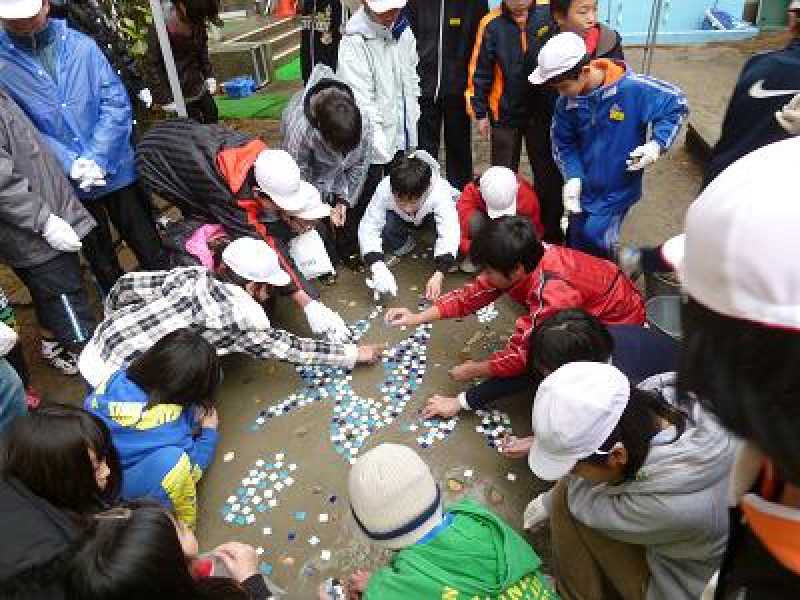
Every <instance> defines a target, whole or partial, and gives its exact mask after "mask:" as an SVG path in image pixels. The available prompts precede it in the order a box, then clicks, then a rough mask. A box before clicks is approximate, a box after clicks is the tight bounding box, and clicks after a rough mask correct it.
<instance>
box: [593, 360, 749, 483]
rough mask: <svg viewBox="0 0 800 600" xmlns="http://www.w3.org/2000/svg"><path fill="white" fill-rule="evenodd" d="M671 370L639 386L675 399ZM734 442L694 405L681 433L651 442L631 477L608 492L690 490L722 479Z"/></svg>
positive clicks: (729, 462) (728, 463)
mask: <svg viewBox="0 0 800 600" xmlns="http://www.w3.org/2000/svg"><path fill="white" fill-rule="evenodd" d="M675 379H676V376H675V373H664V374H662V375H655V376H654V377H651V378H649V379H646V380H645V381H643V382H642V383H641V384H640V385H639V387H640V388H641V389H644V390H649V391H656V392H658V393H660V394H662V396H663V398H664V399H665V400H667V401H668V402H670V403H674V402H675ZM735 450H736V445H735V442H734V440H733V438H732V437H731V436H730V435H729V434H728V433H727V432H726V431H725V430H724V429H723V428H722V426H721V425H720V424H719V422H718V421H717V420H716V419H715V418H714V417H713V416H712V415H711V414H709V413H707V412H705V411H704V410H703V409H702V407H700V405H699V404H698V405H696V406H695V407H694V408H693V410H692V413H691V415H690V419H689V420H688V421H687V424H686V429H685V430H684V432H683V434H682V435H681V436H680V437H679V438H678V439H676V440H675V441H674V442H672V443H671V444H663V445H653V446H652V447H651V448H650V453H649V454H648V455H647V460H646V461H645V463H644V465H643V466H642V468H641V469H639V472H638V473H637V475H636V480H635V481H629V482H626V483H624V484H622V485H619V486H609V488H608V492H609V493H610V494H614V493H615V492H618V493H623V492H624V493H625V494H664V495H671V494H681V495H684V494H691V493H694V492H698V491H701V490H704V489H708V488H709V487H711V486H712V485H714V484H715V483H717V482H719V481H721V480H723V479H726V478H727V477H728V476H729V474H730V472H731V468H732V467H733V459H734V456H735Z"/></svg>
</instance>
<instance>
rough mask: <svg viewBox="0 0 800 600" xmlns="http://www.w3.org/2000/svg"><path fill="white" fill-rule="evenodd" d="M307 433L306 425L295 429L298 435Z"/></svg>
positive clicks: (301, 435)
mask: <svg viewBox="0 0 800 600" xmlns="http://www.w3.org/2000/svg"><path fill="white" fill-rule="evenodd" d="M307 433H308V427H305V426H303V427H298V428H297V429H295V430H294V434H295V435H296V436H297V437H303V436H305V435H306V434H307Z"/></svg>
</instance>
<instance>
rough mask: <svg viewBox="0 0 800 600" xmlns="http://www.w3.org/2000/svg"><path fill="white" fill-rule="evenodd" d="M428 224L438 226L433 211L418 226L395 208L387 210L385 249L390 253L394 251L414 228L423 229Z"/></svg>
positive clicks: (384, 228)
mask: <svg viewBox="0 0 800 600" xmlns="http://www.w3.org/2000/svg"><path fill="white" fill-rule="evenodd" d="M428 226H433V227H434V229H435V228H436V224H435V221H434V217H433V213H431V214H429V215H428V216H427V217H425V218H424V219H423V220H422V223H420V225H419V227H417V226H416V225H414V224H413V223H409V222H407V221H404V220H403V219H401V218H400V217H398V216H397V213H395V212H394V211H393V210H390V211H387V212H386V224H385V225H384V226H383V232H382V236H383V251H384V252H388V253H392V252H394V251H395V250H397V249H398V248H400V247H401V246H402V245H403V244H405V243H406V240H407V239H408V237H409V236H410V235H411V232H412V231H413V230H414V229H423V228H425V227H428Z"/></svg>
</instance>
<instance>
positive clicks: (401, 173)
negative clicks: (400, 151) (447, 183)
mask: <svg viewBox="0 0 800 600" xmlns="http://www.w3.org/2000/svg"><path fill="white" fill-rule="evenodd" d="M432 176H433V171H432V169H431V166H430V165H429V164H428V163H426V162H425V161H424V160H422V159H420V158H417V157H415V156H413V155H410V156H402V157H400V158H399V159H397V161H395V163H394V164H393V165H392V169H391V172H390V173H389V183H390V185H391V186H392V193H393V194H395V195H396V196H411V197H413V198H420V197H421V196H422V195H423V194H424V193H425V192H426V191H427V190H428V187H429V186H430V184H431V177H432Z"/></svg>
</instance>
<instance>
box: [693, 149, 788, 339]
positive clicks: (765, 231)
mask: <svg viewBox="0 0 800 600" xmlns="http://www.w3.org/2000/svg"><path fill="white" fill-rule="evenodd" d="M798 157H800V137H792V138H789V139H788V140H784V141H782V142H776V143H774V144H770V145H768V146H764V147H763V148H760V149H759V150H756V151H755V152H752V153H750V154H748V155H747V156H745V157H744V158H741V159H739V160H738V161H736V162H735V163H733V164H732V165H731V166H730V167H728V168H727V169H725V170H724V171H723V172H722V173H721V174H720V175H719V176H718V177H717V178H716V179H715V180H714V181H712V182H711V184H710V185H709V186H708V187H707V188H706V189H705V191H704V192H703V193H702V194H701V195H700V197H699V198H698V199H697V200H695V201H694V202H693V203H692V204H691V206H689V210H688V213H687V215H686V228H685V232H686V242H685V250H684V257H683V261H682V264H681V265H680V277H681V283H682V285H683V289H684V291H685V292H686V293H688V294H689V296H691V297H692V299H694V300H695V301H697V302H698V303H700V304H701V305H703V306H705V307H706V308H708V309H710V310H712V311H714V312H716V313H719V314H721V315H724V316H727V317H732V318H736V319H742V320H746V321H750V322H754V323H758V324H761V325H764V326H767V327H779V328H784V329H790V330H797V331H798V332H800V266H798V262H797V260H798V257H799V256H800V235H798V234H797V224H798V223H800V202H798V198H797V164H798Z"/></svg>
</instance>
